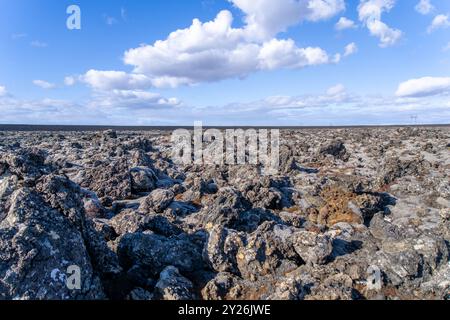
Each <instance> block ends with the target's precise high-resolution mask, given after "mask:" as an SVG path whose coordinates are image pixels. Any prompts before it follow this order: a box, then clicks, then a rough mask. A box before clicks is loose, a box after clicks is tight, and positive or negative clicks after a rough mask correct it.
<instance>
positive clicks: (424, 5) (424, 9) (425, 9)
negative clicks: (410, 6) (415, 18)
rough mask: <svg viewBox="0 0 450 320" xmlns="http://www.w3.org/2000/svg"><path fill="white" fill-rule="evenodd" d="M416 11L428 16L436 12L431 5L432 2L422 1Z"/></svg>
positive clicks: (428, 0)
mask: <svg viewBox="0 0 450 320" xmlns="http://www.w3.org/2000/svg"><path fill="white" fill-rule="evenodd" d="M415 9H416V11H417V12H419V13H420V14H423V15H426V14H429V13H431V11H433V10H434V6H433V5H432V4H431V0H420V1H419V3H418V4H417V5H416V7H415Z"/></svg>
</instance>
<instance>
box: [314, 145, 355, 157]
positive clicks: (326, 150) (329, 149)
mask: <svg viewBox="0 0 450 320" xmlns="http://www.w3.org/2000/svg"><path fill="white" fill-rule="evenodd" d="M319 153H320V154H321V155H331V156H333V157H335V158H336V159H340V160H343V161H348V159H349V158H350V155H349V154H348V152H347V148H346V147H345V145H344V143H343V142H342V141H333V142H332V143H330V144H328V145H326V146H324V147H322V148H321V149H320V151H319Z"/></svg>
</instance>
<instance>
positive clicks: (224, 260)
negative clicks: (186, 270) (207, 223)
mask: <svg viewBox="0 0 450 320" xmlns="http://www.w3.org/2000/svg"><path fill="white" fill-rule="evenodd" d="M244 241H245V237H244V235H243V234H242V233H239V232H237V231H235V230H231V229H226V228H223V227H221V226H216V227H214V228H213V229H212V230H211V231H210V233H209V238H208V242H207V244H206V246H205V250H204V254H203V255H204V258H205V260H206V261H208V262H209V263H210V264H211V267H212V268H213V269H214V270H215V271H217V272H231V273H234V274H236V273H237V272H238V268H237V261H236V255H237V253H238V250H239V247H242V246H243V245H244Z"/></svg>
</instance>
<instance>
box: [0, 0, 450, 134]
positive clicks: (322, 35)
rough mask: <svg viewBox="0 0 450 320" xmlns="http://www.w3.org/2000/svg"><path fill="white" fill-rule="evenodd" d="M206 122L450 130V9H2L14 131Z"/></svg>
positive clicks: (374, 2)
mask: <svg viewBox="0 0 450 320" xmlns="http://www.w3.org/2000/svg"><path fill="white" fill-rule="evenodd" d="M73 4H75V5H78V6H79V7H80V9H81V30H69V29H68V28H67V26H66V20H67V18H68V17H69V15H68V14H67V13H66V9H67V7H68V6H70V5H73ZM194 121H203V123H204V124H206V125H298V126H301V125H353V124H405V123H415V122H417V123H450V0H190V1H186V0H164V1H163V0H148V1H143V0H108V1H106V0H95V1H94V0H79V1H77V0H71V1H66V0H59V1H54V0H40V1H34V0H15V1H9V0H0V123H25V124H103V125H108V124H111V125H112V124H113V125H192V124H193V122H194Z"/></svg>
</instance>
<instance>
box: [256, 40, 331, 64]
mask: <svg viewBox="0 0 450 320" xmlns="http://www.w3.org/2000/svg"><path fill="white" fill-rule="evenodd" d="M258 60H259V68H260V69H262V70H275V69H280V68H303V67H306V66H312V65H319V64H325V63H330V57H329V56H328V54H327V53H326V52H325V51H324V50H322V49H321V48H311V47H308V48H298V47H297V46H296V45H295V43H294V41H293V40H291V39H289V40H277V39H272V40H271V41H269V42H266V43H264V45H263V46H262V48H261V49H260V50H259V55H258Z"/></svg>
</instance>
